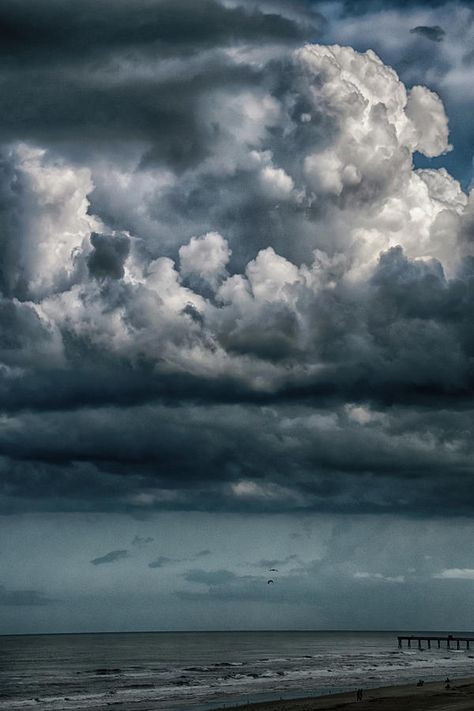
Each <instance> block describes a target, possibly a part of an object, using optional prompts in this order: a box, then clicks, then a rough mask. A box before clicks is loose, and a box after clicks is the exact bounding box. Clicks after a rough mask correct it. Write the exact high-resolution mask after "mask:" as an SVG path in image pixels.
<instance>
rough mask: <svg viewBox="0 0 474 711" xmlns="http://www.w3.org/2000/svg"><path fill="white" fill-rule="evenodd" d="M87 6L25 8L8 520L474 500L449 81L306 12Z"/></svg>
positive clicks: (7, 144) (10, 280) (7, 372)
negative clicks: (361, 44)
mask: <svg viewBox="0 0 474 711" xmlns="http://www.w3.org/2000/svg"><path fill="white" fill-rule="evenodd" d="M46 5H47V7H46ZM86 5H87V3H85V2H84V3H82V4H81V12H80V13H77V14H76V12H73V13H72V14H71V15H68V18H66V19H65V20H64V21H65V30H64V33H62V34H61V35H60V41H58V42H56V41H55V38H56V39H57V38H58V37H59V35H58V29H57V28H58V27H59V22H58V20H57V17H58V16H57V15H56V14H55V20H54V22H53V21H51V22H49V20H48V16H49V12H50V10H51V8H52V6H51V3H46V4H44V3H39V4H37V5H35V13H36V12H37V13H38V16H37V17H36V15H35V13H31V12H29V11H28V12H26V10H25V8H28V9H29V10H31V7H30V3H26V2H21V3H10V4H7V5H5V6H4V7H3V9H2V13H3V14H4V15H5V17H4V20H5V22H6V26H7V27H8V26H10V25H14V26H16V27H19V28H20V29H21V31H18V32H17V33H16V34H9V35H8V37H9V39H8V41H6V42H5V43H4V44H3V45H2V50H1V54H0V60H1V66H2V81H3V83H4V86H5V87H6V88H5V91H6V94H7V95H8V87H9V86H11V85H13V82H16V81H18V77H22V84H21V86H22V90H21V91H18V90H17V91H15V92H13V93H11V95H12V96H13V98H12V100H11V104H10V105H9V106H8V107H5V106H4V107H3V109H2V110H1V112H3V114H0V135H1V138H2V141H3V144H2V149H1V157H0V197H1V206H2V209H1V211H0V223H1V230H2V239H1V242H0V258H1V259H0V292H1V298H0V335H1V338H0V393H1V401H2V411H3V414H2V428H1V430H0V472H1V482H2V483H1V486H2V489H1V498H0V506H1V510H2V511H12V510H13V511H23V510H32V509H34V510H57V509H59V510H65V511H88V510H105V511H110V510H118V511H140V512H143V511H148V510H152V509H155V508H166V509H183V508H184V509H198V510H215V509H220V510H237V511H241V510H251V511H275V510H277V511H281V510H293V509H296V510H301V509H307V510H327V511H351V512H352V511H368V512H378V511H384V512H385V511H403V512H410V513H423V514H426V513H428V512H429V511H430V510H432V509H433V507H439V506H441V505H442V506H443V507H444V509H445V510H446V512H447V513H449V514H453V513H460V512H461V513H468V512H470V511H471V510H472V506H473V497H472V493H471V492H470V487H469V477H470V469H471V465H470V462H471V461H472V442H471V437H470V418H471V408H472V391H473V386H474V373H473V366H472V363H473V355H474V352H473V349H474V338H473V331H472V323H471V322H472V310H473V303H474V302H473V298H474V296H473V294H474V291H473V283H474V282H473V277H474V248H473V237H474V232H473V226H474V211H473V198H472V196H468V195H467V194H466V193H465V192H464V191H463V190H462V188H461V186H460V184H459V182H457V181H456V180H455V179H454V178H453V177H452V176H451V175H450V174H449V173H448V172H447V171H446V170H445V169H444V168H439V169H433V168H424V169H415V168H414V164H413V161H414V156H415V154H417V155H422V156H424V157H425V158H426V159H432V158H434V157H436V156H439V155H445V154H448V153H449V152H450V150H451V146H450V143H449V128H448V119H447V116H446V112H445V109H444V106H443V103H442V101H441V99H440V97H439V96H438V95H437V94H436V93H435V92H433V91H432V90H430V89H428V88H426V87H424V86H421V85H418V84H415V85H414V86H411V88H407V87H406V86H405V85H404V84H403V83H402V82H401V81H400V79H399V77H398V75H397V73H396V72H395V71H394V70H393V69H391V68H390V67H388V66H386V65H385V64H384V63H383V62H382V60H381V59H380V58H379V57H378V56H377V55H376V54H375V53H374V52H373V51H371V50H369V51H367V52H364V53H360V52H357V51H355V50H354V49H352V48H351V47H343V46H339V45H333V46H327V45H322V44H306V45H304V44H303V43H304V40H305V39H307V38H308V37H310V36H311V37H314V36H315V35H317V34H318V33H320V32H322V31H323V28H324V20H323V18H322V17H321V16H320V15H319V14H318V13H317V12H316V11H315V10H314V8H312V6H311V5H310V4H306V3H302V4H301V6H300V7H299V9H298V11H297V12H296V10H294V9H293V10H292V9H291V6H290V5H289V4H286V3H274V4H272V3H268V6H266V5H265V4H259V5H255V7H253V8H252V9H250V7H249V6H247V8H244V7H243V6H241V5H240V4H238V3H237V4H225V3H218V2H211V1H210V2H208V3H206V4H205V8H203V6H202V5H201V4H200V5H199V8H197V6H196V4H195V3H182V7H180V6H179V5H180V4H179V3H178V4H176V3H173V4H170V3H168V2H166V1H165V0H163V2H143V3H142V5H143V7H142V8H141V9H142V10H143V12H144V13H145V16H147V13H148V12H150V13H152V16H153V17H154V16H155V15H154V14H153V13H155V12H158V15H159V16H160V17H161V18H162V19H163V18H165V19H166V22H165V25H163V24H160V23H158V22H157V23H154V22H153V21H151V20H150V22H149V23H147V22H142V20H140V22H139V21H138V15H139V13H138V10H137V15H136V16H135V15H133V22H132V25H131V26H130V25H129V24H128V23H125V20H124V18H125V17H127V18H128V14H126V13H125V14H124V10H123V7H122V5H121V3H116V4H115V6H114V13H116V16H115V15H114V18H112V21H110V22H108V23H107V25H104V24H100V23H98V24H97V25H94V27H95V29H94V28H91V27H90V23H89V19H88V17H89V15H88V14H87V13H86V12H85V8H86ZM176 8H178V9H176ZM54 9H55V12H56V11H58V12H60V8H59V6H58V7H55V8H54ZM185 10H186V12H184V11H185ZM101 11H102V10H101V6H99V8H98V9H97V7H96V5H94V10H93V13H92V14H93V15H94V17H95V19H97V17H98V14H99V15H100V13H101ZM160 13H161V15H160ZM203 13H204V14H203ZM142 19H143V18H142ZM204 19H205V20H206V21H204ZM230 20H232V22H229V21H230ZM56 22H57V23H58V24H55V23H56ZM166 23H167V24H166ZM97 27H99V28H102V29H100V30H99V29H97ZM163 27H164V29H163ZM191 27H192V28H193V32H192V33H190V28H191ZM33 28H35V31H34V37H33ZM104 28H105V29H104ZM229 28H232V31H230V29H229ZM439 29H440V28H439ZM257 30H258V31H257ZM415 30H416V32H418V34H420V33H421V34H423V35H424V36H428V35H429V33H428V34H427V30H430V31H432V30H436V27H435V26H434V25H429V26H428V25H426V26H425V25H421V24H420V25H417V26H416V27H415ZM421 30H423V32H421ZM256 32H257V35H258V38H259V42H258V43H256V42H255V33H256ZM191 34H192V36H191ZM431 34H432V33H431ZM437 37H439V39H441V38H442V35H441V34H439V33H438V35H437ZM12 38H13V39H12ZM433 38H434V37H431V39H433ZM434 39H436V38H434ZM260 40H262V41H260ZM263 40H264V41H263ZM53 46H54V47H55V50H54V52H53V50H52V49H51V47H53ZM85 49H87V51H88V56H89V57H90V60H89V61H88V63H84V60H83V52H84V50H85ZM60 58H62V59H63V60H64V61H63V62H62V63H61V64H58V60H59V59H60ZM157 58H159V61H158V59H157ZM32 64H34V65H35V67H36V70H35V74H34V75H32V74H31V72H28V73H25V67H29V66H31V65H32ZM58 67H60V68H58ZM52 77H54V78H55V79H56V80H57V81H59V82H60V85H61V92H60V98H59V99H58V101H55V102H54V101H53V100H52V97H51V91H52V86H53V85H52V83H51V79H52ZM55 91H56V89H55ZM53 114H54V115H53ZM115 554H125V555H126V554H127V553H126V551H125V550H117V551H112V553H109V554H108V555H107V556H104V557H102V558H97V559H95V560H93V561H91V562H93V563H94V564H95V565H99V563H105V562H112V560H117V559H118V558H117V556H116V557H113V558H110V556H114V555H115ZM108 556H109V557H108ZM120 557H124V556H122V555H121V556H120ZM105 559H107V560H105ZM157 561H158V565H156V566H154V565H152V564H150V565H151V567H160V565H161V564H162V559H161V558H157ZM160 561H161V562H160ZM155 562H156V561H155ZM362 572H364V571H362Z"/></svg>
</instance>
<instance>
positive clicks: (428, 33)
mask: <svg viewBox="0 0 474 711" xmlns="http://www.w3.org/2000/svg"><path fill="white" fill-rule="evenodd" d="M410 32H411V33H412V34H417V35H422V37H426V39H429V40H431V41H432V42H442V41H443V39H444V36H445V34H446V32H445V31H444V30H443V28H442V27H440V26H439V25H433V26H432V27H430V26H428V25H418V26H417V27H413V29H411V30H410Z"/></svg>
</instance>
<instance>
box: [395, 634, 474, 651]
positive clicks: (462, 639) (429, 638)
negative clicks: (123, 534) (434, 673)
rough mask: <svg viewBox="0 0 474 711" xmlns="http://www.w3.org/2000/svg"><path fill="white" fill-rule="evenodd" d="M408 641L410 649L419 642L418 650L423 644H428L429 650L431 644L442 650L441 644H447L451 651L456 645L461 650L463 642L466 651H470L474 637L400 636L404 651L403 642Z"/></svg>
mask: <svg viewBox="0 0 474 711" xmlns="http://www.w3.org/2000/svg"><path fill="white" fill-rule="evenodd" d="M404 641H406V642H407V643H408V644H407V646H408V647H411V643H412V642H418V649H421V648H422V647H421V643H422V642H427V643H428V649H431V642H436V643H437V644H438V649H440V648H441V642H446V648H447V649H451V645H452V644H456V649H460V648H461V642H462V643H464V644H465V645H466V649H470V643H471V642H474V637H458V636H457V635H452V634H448V635H447V636H446V637H444V636H442V635H441V636H439V635H416V634H410V635H398V647H399V648H400V649H402V647H403V642H404Z"/></svg>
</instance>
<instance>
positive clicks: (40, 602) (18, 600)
mask: <svg viewBox="0 0 474 711" xmlns="http://www.w3.org/2000/svg"><path fill="white" fill-rule="evenodd" d="M55 602H57V600H53V599H50V598H49V597H47V596H46V595H44V593H42V592H38V590H9V589H7V588H5V587H4V586H3V585H0V606H8V607H42V606H44V605H51V604H53V603H55Z"/></svg>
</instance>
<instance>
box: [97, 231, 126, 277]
mask: <svg viewBox="0 0 474 711" xmlns="http://www.w3.org/2000/svg"><path fill="white" fill-rule="evenodd" d="M91 244H92V247H93V250H92V252H91V253H90V255H89V257H88V259H87V266H88V267H89V272H90V274H91V275H92V276H94V277H95V278H96V279H105V278H107V277H108V278H110V279H121V278H122V277H123V275H124V268H123V265H124V263H125V260H126V259H127V257H128V254H129V251H130V240H129V239H128V237H126V236H122V235H114V236H112V235H100V234H97V233H95V232H93V233H92V235H91Z"/></svg>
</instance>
